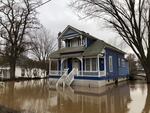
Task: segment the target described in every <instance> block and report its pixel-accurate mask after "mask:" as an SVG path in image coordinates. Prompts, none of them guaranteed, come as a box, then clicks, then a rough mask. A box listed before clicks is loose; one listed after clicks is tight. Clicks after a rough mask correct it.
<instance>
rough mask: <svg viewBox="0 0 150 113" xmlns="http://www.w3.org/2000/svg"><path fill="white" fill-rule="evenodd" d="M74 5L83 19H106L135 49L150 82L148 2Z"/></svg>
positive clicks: (81, 0)
mask: <svg viewBox="0 0 150 113" xmlns="http://www.w3.org/2000/svg"><path fill="white" fill-rule="evenodd" d="M72 5H73V7H75V8H76V9H77V10H78V11H80V12H81V13H82V14H84V16H87V17H97V18H102V19H104V20H105V21H106V22H107V23H108V24H109V25H110V27H111V28H112V29H113V30H115V31H116V32H117V33H118V34H119V35H120V36H121V38H122V39H123V40H124V41H125V42H126V44H128V45H129V46H130V47H131V48H132V50H133V51H134V53H135V54H136V55H137V57H138V58H139V59H140V61H141V64H142V65H143V68H144V70H145V73H146V77H147V82H150V69H149V67H150V1H149V0H74V1H73V2H72Z"/></svg>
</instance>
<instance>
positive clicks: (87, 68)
mask: <svg viewBox="0 0 150 113" xmlns="http://www.w3.org/2000/svg"><path fill="white" fill-rule="evenodd" d="M85 61H86V70H87V71H89V70H90V59H86V60H85Z"/></svg>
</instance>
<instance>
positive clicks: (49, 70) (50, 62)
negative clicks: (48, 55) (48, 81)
mask: <svg viewBox="0 0 150 113" xmlns="http://www.w3.org/2000/svg"><path fill="white" fill-rule="evenodd" d="M50 73H51V59H49V75H50Z"/></svg>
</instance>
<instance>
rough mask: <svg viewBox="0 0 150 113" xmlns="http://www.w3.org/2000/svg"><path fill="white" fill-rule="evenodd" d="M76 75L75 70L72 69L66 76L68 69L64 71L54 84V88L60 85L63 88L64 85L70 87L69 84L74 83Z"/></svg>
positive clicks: (76, 71)
mask: <svg viewBox="0 0 150 113" xmlns="http://www.w3.org/2000/svg"><path fill="white" fill-rule="evenodd" d="M77 73H78V70H77V69H76V68H73V69H72V71H71V72H70V73H69V74H68V69H67V70H66V71H65V73H64V74H63V75H62V76H61V77H60V79H59V80H58V81H57V83H56V88H57V87H58V86H59V85H62V86H63V88H64V87H65V85H67V86H70V85H71V83H72V82H73V81H74V76H75V75H76V74H77Z"/></svg>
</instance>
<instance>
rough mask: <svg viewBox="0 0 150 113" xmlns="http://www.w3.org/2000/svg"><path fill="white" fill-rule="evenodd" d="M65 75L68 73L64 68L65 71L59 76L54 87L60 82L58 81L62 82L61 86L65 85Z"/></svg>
mask: <svg viewBox="0 0 150 113" xmlns="http://www.w3.org/2000/svg"><path fill="white" fill-rule="evenodd" d="M67 75H68V69H66V70H65V72H64V74H63V75H62V76H61V77H60V78H59V80H58V81H57V83H56V88H57V87H58V85H59V84H60V83H62V85H63V87H64V86H65V83H64V82H65V79H66V77H67Z"/></svg>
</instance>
